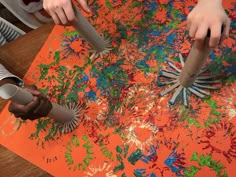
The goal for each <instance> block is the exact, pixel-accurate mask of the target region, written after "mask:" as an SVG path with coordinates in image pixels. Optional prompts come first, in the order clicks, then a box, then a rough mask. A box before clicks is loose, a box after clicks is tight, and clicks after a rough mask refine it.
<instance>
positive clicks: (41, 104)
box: [8, 86, 52, 120]
mask: <svg viewBox="0 0 236 177" xmlns="http://www.w3.org/2000/svg"><path fill="white" fill-rule="evenodd" d="M26 89H27V90H28V91H29V92H30V93H31V94H32V95H33V96H34V98H33V100H32V101H31V102H30V103H29V104H27V105H21V104H18V103H16V102H13V101H12V102H11V104H10V105H9V107H8V110H9V112H11V113H13V114H14V115H15V117H19V118H21V119H23V120H26V119H30V120H35V119H38V118H41V117H45V116H47V115H48V113H49V112H50V111H51V109H52V104H51V102H50V101H49V99H48V98H47V97H46V96H45V95H43V94H42V93H41V92H40V91H38V90H37V88H36V87H34V86H26Z"/></svg>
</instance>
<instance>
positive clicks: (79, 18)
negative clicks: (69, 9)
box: [72, 5, 107, 52]
mask: <svg viewBox="0 0 236 177" xmlns="http://www.w3.org/2000/svg"><path fill="white" fill-rule="evenodd" d="M73 9H74V12H75V16H76V19H75V20H74V21H73V22H72V26H73V27H74V28H75V29H76V30H77V31H78V32H79V33H80V35H81V36H82V37H83V38H84V39H85V40H86V41H87V42H88V43H89V45H90V46H91V47H92V48H93V49H94V50H95V51H96V52H103V51H104V50H106V47H107V43H106V41H105V40H104V39H103V38H102V37H101V36H100V35H99V33H98V32H97V31H96V29H95V28H94V27H93V26H92V25H91V24H90V23H89V21H88V20H87V19H86V18H85V17H84V16H83V14H82V13H81V12H80V11H79V9H78V8H77V7H75V6H74V5H73Z"/></svg>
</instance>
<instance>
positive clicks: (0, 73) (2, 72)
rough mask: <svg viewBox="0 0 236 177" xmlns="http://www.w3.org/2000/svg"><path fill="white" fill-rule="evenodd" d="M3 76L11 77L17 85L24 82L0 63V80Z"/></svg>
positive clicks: (21, 84)
mask: <svg viewBox="0 0 236 177" xmlns="http://www.w3.org/2000/svg"><path fill="white" fill-rule="evenodd" d="M5 78H13V79H14V80H15V81H16V83H17V85H19V86H23V84H24V83H23V81H22V79H20V78H19V77H17V76H15V75H14V74H12V73H10V72H9V71H8V70H7V69H6V68H5V67H4V66H3V65H2V64H0V80H3V79H5Z"/></svg>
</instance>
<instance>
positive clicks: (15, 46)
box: [0, 24, 54, 177]
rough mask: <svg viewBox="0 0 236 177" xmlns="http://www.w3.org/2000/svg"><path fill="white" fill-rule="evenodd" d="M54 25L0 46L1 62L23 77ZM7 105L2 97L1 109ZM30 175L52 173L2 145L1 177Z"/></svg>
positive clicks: (25, 176)
mask: <svg viewBox="0 0 236 177" xmlns="http://www.w3.org/2000/svg"><path fill="white" fill-rule="evenodd" d="M53 26H54V25H53V24H46V25H44V26H42V27H40V28H38V29H36V30H33V31H31V32H29V33H27V34H26V35H24V36H22V37H20V38H18V39H16V40H15V41H12V42H10V43H8V44H6V45H4V46H2V47H0V63H1V64H3V65H4V66H5V67H6V68H7V69H8V70H9V71H10V72H12V73H13V74H16V75H17V76H19V77H21V78H22V77H23V76H24V75H25V73H26V71H27V70H28V68H29V66H30V65H31V63H32V61H33V60H34V58H35V56H36V55H37V53H38V52H39V50H40V49H41V47H42V46H43V44H44V42H45V40H46V39H47V37H48V35H49V34H50V32H51V30H52V29H53ZM5 105H6V101H4V100H2V99H0V111H1V110H2V109H3V108H4V106H5ZM30 176H33V177H49V176H51V175H50V174H48V173H46V172H45V171H43V170H41V169H40V168H38V167H36V166H35V165H33V164H31V163H29V162H27V161H26V160H24V159H23V158H21V157H19V156H18V155H16V154H14V153H13V152H11V151H9V150H8V149H6V148H4V147H3V146H2V145H0V177H30Z"/></svg>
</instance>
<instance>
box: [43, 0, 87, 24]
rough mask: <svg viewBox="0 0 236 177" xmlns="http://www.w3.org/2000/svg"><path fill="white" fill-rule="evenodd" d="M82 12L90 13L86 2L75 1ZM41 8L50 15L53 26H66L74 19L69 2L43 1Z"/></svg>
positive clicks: (81, 0) (66, 0)
mask: <svg viewBox="0 0 236 177" xmlns="http://www.w3.org/2000/svg"><path fill="white" fill-rule="evenodd" d="M77 1H78V3H79V4H80V6H81V7H82V9H83V10H85V11H86V12H88V13H89V12H91V10H90V9H89V7H88V4H87V2H86V0H77ZM43 8H44V9H45V10H46V11H47V12H48V14H50V16H51V17H52V19H53V21H54V23H55V24H60V25H67V24H68V23H69V22H71V21H73V20H74V19H75V13H74V10H73V8H72V2H71V0H43Z"/></svg>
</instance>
